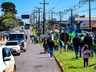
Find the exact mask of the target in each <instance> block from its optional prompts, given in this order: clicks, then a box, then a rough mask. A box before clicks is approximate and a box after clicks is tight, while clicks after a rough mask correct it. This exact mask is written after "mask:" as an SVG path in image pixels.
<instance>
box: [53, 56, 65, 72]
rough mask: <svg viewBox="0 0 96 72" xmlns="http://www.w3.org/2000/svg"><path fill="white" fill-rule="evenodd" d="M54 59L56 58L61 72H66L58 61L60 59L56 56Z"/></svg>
mask: <svg viewBox="0 0 96 72" xmlns="http://www.w3.org/2000/svg"><path fill="white" fill-rule="evenodd" d="M54 58H55V61H56V62H57V64H58V66H59V68H60V70H61V72H64V71H63V68H62V66H61V64H60V63H59V61H58V59H57V58H56V57H55V56H54Z"/></svg>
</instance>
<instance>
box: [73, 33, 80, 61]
mask: <svg viewBox="0 0 96 72" xmlns="http://www.w3.org/2000/svg"><path fill="white" fill-rule="evenodd" d="M73 47H74V49H75V56H76V59H78V52H79V47H80V38H79V37H78V35H77V34H76V36H75V37H74V38H73Z"/></svg>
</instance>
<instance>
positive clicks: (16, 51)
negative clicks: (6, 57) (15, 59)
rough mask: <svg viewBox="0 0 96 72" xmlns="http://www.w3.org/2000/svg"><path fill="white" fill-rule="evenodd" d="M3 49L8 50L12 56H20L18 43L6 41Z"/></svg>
mask: <svg viewBox="0 0 96 72" xmlns="http://www.w3.org/2000/svg"><path fill="white" fill-rule="evenodd" d="M5 47H7V48H10V50H11V52H12V54H13V55H14V54H17V55H20V53H21V49H20V45H19V42H18V41H15V40H14V41H7V42H6V43H5Z"/></svg>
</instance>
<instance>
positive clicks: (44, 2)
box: [40, 0, 49, 34]
mask: <svg viewBox="0 0 96 72" xmlns="http://www.w3.org/2000/svg"><path fill="white" fill-rule="evenodd" d="M40 4H43V34H44V33H45V22H46V17H45V5H46V4H49V3H46V1H45V0H43V3H40Z"/></svg>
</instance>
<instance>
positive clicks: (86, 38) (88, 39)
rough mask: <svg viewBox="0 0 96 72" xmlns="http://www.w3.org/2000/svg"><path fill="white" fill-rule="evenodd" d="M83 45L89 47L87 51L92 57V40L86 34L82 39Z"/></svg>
mask: <svg viewBox="0 0 96 72" xmlns="http://www.w3.org/2000/svg"><path fill="white" fill-rule="evenodd" d="M84 44H87V45H88V47H89V50H90V52H91V54H92V57H93V50H92V38H91V36H90V35H89V34H88V33H87V34H86V36H85V37H84Z"/></svg>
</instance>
